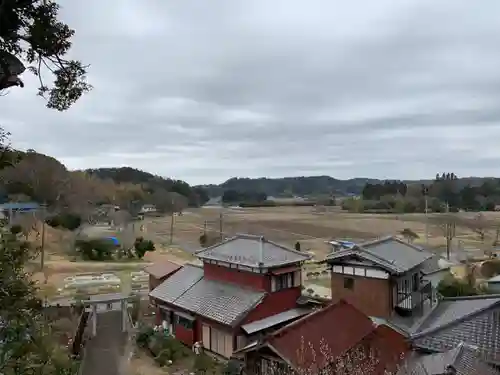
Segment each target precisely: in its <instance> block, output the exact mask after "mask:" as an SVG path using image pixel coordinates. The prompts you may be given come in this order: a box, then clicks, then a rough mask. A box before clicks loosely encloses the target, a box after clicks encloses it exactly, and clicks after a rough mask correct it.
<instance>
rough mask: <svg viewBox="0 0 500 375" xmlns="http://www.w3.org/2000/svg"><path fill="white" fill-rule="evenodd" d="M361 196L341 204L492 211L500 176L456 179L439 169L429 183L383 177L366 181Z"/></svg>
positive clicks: (356, 208)
mask: <svg viewBox="0 0 500 375" xmlns="http://www.w3.org/2000/svg"><path fill="white" fill-rule="evenodd" d="M361 197H362V200H361V201H358V202H354V200H347V201H346V202H345V204H344V208H346V209H348V210H351V211H359V212H363V211H390V212H423V211H424V210H425V208H426V204H427V208H428V209H429V211H431V212H443V211H445V210H449V211H451V212H456V211H458V210H467V211H492V210H494V209H495V206H496V205H497V204H500V179H488V180H483V181H482V182H481V183H479V184H477V183H475V184H474V183H473V181H472V182H471V181H463V180H459V179H458V177H457V176H456V175H455V174H454V173H442V174H438V175H436V178H435V179H434V180H433V181H432V182H430V183H428V184H406V183H404V182H401V181H385V182H384V183H382V184H372V183H367V184H366V185H365V187H364V188H363V191H362V194H361Z"/></svg>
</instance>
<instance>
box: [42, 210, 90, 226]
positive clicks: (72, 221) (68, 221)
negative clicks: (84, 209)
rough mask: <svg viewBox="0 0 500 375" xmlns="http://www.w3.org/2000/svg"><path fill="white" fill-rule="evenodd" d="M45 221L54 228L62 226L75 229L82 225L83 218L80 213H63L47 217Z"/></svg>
mask: <svg viewBox="0 0 500 375" xmlns="http://www.w3.org/2000/svg"><path fill="white" fill-rule="evenodd" d="M45 222H46V223H47V224H48V225H50V226H51V227H54V228H57V227H61V228H65V229H69V230H75V229H77V228H78V227H79V226H80V225H81V223H82V218H81V217H80V215H76V214H72V213H63V214H59V215H56V216H53V217H51V218H50V219H47V220H46V221H45Z"/></svg>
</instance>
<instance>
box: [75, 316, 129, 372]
mask: <svg viewBox="0 0 500 375" xmlns="http://www.w3.org/2000/svg"><path fill="white" fill-rule="evenodd" d="M91 319H92V318H91ZM88 324H89V328H90V327H91V325H92V321H89V323H88ZM126 343H127V333H126V332H125V333H124V332H122V313H121V311H119V310H114V311H106V312H101V313H98V314H97V335H96V336H95V337H92V339H91V340H89V341H88V342H87V344H86V346H85V354H84V357H83V364H82V366H83V368H82V370H83V371H82V375H121V371H120V368H121V365H122V364H123V363H124V361H125V360H126V359H125V357H126V355H125V353H124V351H125V347H126Z"/></svg>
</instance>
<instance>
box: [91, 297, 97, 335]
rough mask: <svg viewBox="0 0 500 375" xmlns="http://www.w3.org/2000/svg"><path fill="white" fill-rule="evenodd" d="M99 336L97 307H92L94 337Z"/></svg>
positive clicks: (94, 305)
mask: <svg viewBox="0 0 500 375" xmlns="http://www.w3.org/2000/svg"><path fill="white" fill-rule="evenodd" d="M96 335H97V305H96V304H93V305H92V336H96Z"/></svg>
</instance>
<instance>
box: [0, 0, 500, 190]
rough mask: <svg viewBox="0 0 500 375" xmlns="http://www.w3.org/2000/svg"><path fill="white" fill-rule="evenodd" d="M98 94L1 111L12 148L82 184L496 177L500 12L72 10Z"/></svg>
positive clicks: (321, 0) (246, 7)
mask: <svg viewBox="0 0 500 375" xmlns="http://www.w3.org/2000/svg"><path fill="white" fill-rule="evenodd" d="M61 2H62V5H63V13H62V16H63V18H64V19H65V20H66V21H67V22H68V23H70V24H71V25H72V26H73V27H74V28H75V29H76V30H77V36H76V38H75V43H74V49H73V51H72V53H73V54H74V56H75V57H78V58H81V59H83V60H84V61H85V62H88V63H90V64H91V65H92V66H91V69H90V71H89V79H90V80H91V81H92V83H93V84H94V86H95V90H94V91H93V92H92V93H91V94H89V95H87V96H86V97H85V98H83V99H82V100H81V101H80V102H79V103H77V104H76V105H75V106H74V107H73V108H72V109H70V110H69V111H68V112H66V113H54V112H51V111H49V110H48V109H45V108H44V103H43V101H42V100H40V99H39V98H37V97H36V96H35V92H36V80H35V79H34V78H30V77H25V78H26V83H27V88H25V89H24V90H12V91H11V92H10V93H9V95H7V96H5V97H2V98H1V99H0V123H1V124H2V125H3V126H4V127H5V128H6V129H8V130H9V131H11V132H12V134H13V137H12V139H13V142H14V145H17V146H19V147H24V148H34V149H36V150H38V151H41V152H46V153H49V154H51V155H54V156H56V157H59V158H61V159H62V160H63V161H64V162H65V163H66V164H67V165H68V166H69V167H71V168H84V167H98V166H113V165H130V166H133V167H137V168H142V169H145V170H148V171H151V172H154V173H158V174H161V175H165V176H172V177H176V178H182V179H186V180H187V181H188V182H191V183H205V182H207V183H208V182H220V181H222V180H225V179H227V178H229V177H232V176H254V177H257V176H286V175H309V174H330V175H332V176H334V177H337V178H348V177H353V176H370V177H380V178H423V177H431V176H434V175H435V173H436V172H437V171H447V170H452V171H454V172H455V173H457V174H458V175H495V174H496V173H497V172H496V166H497V165H498V162H499V161H500V151H497V149H498V148H497V144H496V143H497V142H496V139H497V138H498V136H500V127H499V126H498V123H499V119H500V110H499V109H498V102H499V99H500V78H499V76H498V74H497V70H498V66H499V63H500V52H498V48H497V44H498V36H497V35H498V34H499V32H500V24H498V22H497V15H498V13H499V11H500V3H498V1H495V0H487V1H484V2H483V3H482V6H481V7H478V6H477V5H474V4H472V3H470V2H467V1H465V0H460V1H457V0H447V1H442V2H440V3H439V4H436V3H435V2H432V1H430V0H378V1H377V2H370V1H368V0H364V1H361V0H358V1H353V2H349V4H347V3H345V2H340V1H326V0H317V1H309V2H307V3H306V2H299V1H291V2H290V1H286V2H285V1H284V0H280V1H276V2H272V4H271V3H270V2H268V1H264V0H253V1H240V0H212V1H210V2H203V3H200V2H199V1H195V0H185V1H176V2H174V1H165V0H163V1H161V0H144V1H140V2H137V1H131V0H120V1H118V0H109V1H107V2H105V3H103V2H97V0H89V1H87V2H85V6H84V5H83V3H82V4H80V3H78V2H72V1H69V0H62V1H61Z"/></svg>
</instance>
